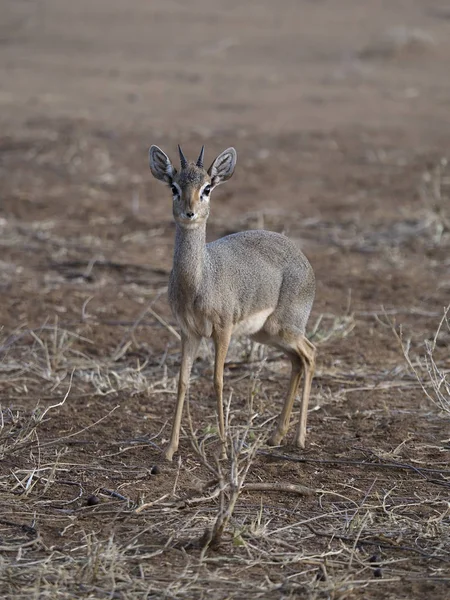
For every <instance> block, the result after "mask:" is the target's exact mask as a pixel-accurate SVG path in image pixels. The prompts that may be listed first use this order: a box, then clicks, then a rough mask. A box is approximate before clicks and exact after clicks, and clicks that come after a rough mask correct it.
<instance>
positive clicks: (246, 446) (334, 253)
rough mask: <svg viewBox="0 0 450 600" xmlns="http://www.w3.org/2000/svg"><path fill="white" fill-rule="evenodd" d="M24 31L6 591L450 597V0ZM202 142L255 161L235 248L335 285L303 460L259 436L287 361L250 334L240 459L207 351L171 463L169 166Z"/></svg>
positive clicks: (222, 209)
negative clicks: (224, 442)
mask: <svg viewBox="0 0 450 600" xmlns="http://www.w3.org/2000/svg"><path fill="white" fill-rule="evenodd" d="M0 9H1V15H2V16H1V21H0V68H1V77H0V126H1V133H0V194H1V196H0V201H1V204H0V247H1V254H0V290H1V309H0V403H1V409H2V413H1V414H2V417H1V420H0V430H1V431H0V457H1V473H0V499H1V502H0V550H1V556H0V594H1V595H2V597H3V598H52V599H53V598H67V599H72V598H118V599H134V598H206V597H208V598H211V599H214V600H215V599H222V598H239V599H240V598H242V599H247V598H261V599H272V598H273V599H275V598H286V599H287V598H307V599H322V598H323V599H327V598H330V599H331V598H336V599H337V598H339V599H342V598H349V599H353V598H360V599H362V598H364V599H366V598H374V599H380V600H381V599H388V598H389V599H411V598H433V599H439V598H448V597H449V595H450V592H449V591H448V590H449V586H450V509H449V506H450V505H449V492H450V466H449V455H450V437H449V435H450V434H449V431H450V428H449V424H450V419H449V405H450V397H449V396H450V392H449V384H448V379H447V380H446V379H445V377H446V376H447V377H448V373H449V370H450V362H449V352H448V346H449V341H450V328H449V325H448V319H447V320H446V319H445V318H444V320H443V321H442V318H443V317H444V308H445V307H446V306H448V305H449V297H450V252H449V249H450V225H449V223H450V209H449V194H450V168H447V163H446V158H447V157H448V148H449V142H450V129H449V125H450V120H449V114H450V78H449V75H448V74H449V64H450V60H449V59H450V9H449V7H448V5H447V3H446V2H445V1H444V0H436V1H434V0H428V1H425V0H403V1H401V0H392V1H390V2H382V1H381V0H372V1H371V2H361V1H360V0H341V1H340V2H339V3H336V2H334V1H333V0H316V1H312V0H310V1H307V0H303V1H300V0H279V1H278V2H272V1H270V0H261V1H260V2H257V3H256V2H255V3H251V2H247V3H244V2H242V1H240V2H238V1H237V0H229V1H228V2H218V1H216V0H213V1H209V2H207V1H206V0H193V1H192V2H189V3H188V2H181V1H178V0H154V1H153V2H145V1H144V0H128V1H125V0H122V1H120V0H118V1H116V2H110V1H107V0H97V2H95V3H92V2H89V1H87V0H80V1H78V2H69V1H68V0H35V1H25V0H17V1H15V2H7V1H5V0H3V1H1V2H0ZM178 142H181V143H182V144H183V148H184V150H185V152H186V153H187V154H188V155H189V156H190V157H194V156H196V154H197V153H198V151H199V148H200V145H201V144H202V143H205V144H206V151H207V158H208V161H209V160H212V159H213V158H214V156H215V155H216V154H218V153H219V152H220V151H221V150H223V149H224V148H225V147H227V146H229V145H234V146H236V148H237V150H238V155H239V160H238V167H237V172H236V175H235V177H234V178H233V179H232V180H231V182H229V183H228V184H227V185H226V186H224V187H223V188H220V189H218V190H217V191H216V192H215V193H214V197H213V203H212V215H211V218H210V224H209V236H210V238H211V239H214V238H217V237H220V236H223V235H226V234H228V233H230V232H233V231H238V230H242V229H246V228H257V227H264V228H267V229H272V230H276V231H283V232H285V233H286V234H287V235H289V236H291V237H292V238H293V239H294V240H296V241H297V242H298V244H300V245H301V246H302V248H303V249H304V251H305V253H306V254H307V256H308V257H309V258H310V261H311V263H312V264H313V266H314V268H315V271H316V275H317V298H316V303H315V306H314V310H313V314H312V316H311V320H310V331H309V335H310V337H311V339H312V340H313V341H314V342H315V343H316V345H317V347H318V352H319V354H318V364H317V373H316V378H315V380H314V384H313V390H312V398H311V404H310V414H309V422H308V437H307V447H306V449H305V450H304V451H299V450H297V449H295V448H293V447H291V446H289V443H288V445H287V446H284V447H282V448H280V449H268V448H267V446H265V445H264V443H263V442H264V440H263V439H261V435H263V434H264V433H265V432H269V430H270V429H271V428H272V427H273V423H274V420H275V418H276V416H277V414H278V413H279V410H280V408H281V403H282V401H283V397H284V394H285V392H286V388H287V378H288V365H287V364H286V362H285V361H284V360H283V359H282V357H281V356H279V355H278V354H276V353H274V352H272V351H268V350H266V349H264V348H260V347H257V348H252V347H251V346H250V345H249V344H247V343H246V342H245V341H235V342H234V343H233V345H232V348H231V350H230V354H229V357H228V364H227V368H226V384H225V385H226V396H227V401H228V400H229V399H230V403H229V415H228V416H229V445H230V447H233V448H234V449H235V451H234V452H232V453H231V459H230V461H228V462H224V463H222V464H218V463H217V462H216V460H215V455H216V452H217V429H216V416H215V401H214V396H213V390H212V383H211V379H212V364H213V363H212V353H211V348H210V346H208V345H207V344H205V345H204V346H203V347H202V351H201V355H200V357H199V358H198V360H197V362H196V364H195V367H194V373H193V383H192V390H191V396H190V403H189V404H190V413H191V424H192V427H191V428H189V422H188V419H187V417H186V415H185V419H184V430H183V432H182V439H181V445H180V452H179V455H178V456H179V459H178V456H177V457H176V460H175V461H174V463H172V464H164V463H163V461H162V460H161V458H160V448H161V447H163V446H164V444H165V442H166V441H167V438H168V435H169V431H170V421H171V415H172V412H173V408H174V404H175V389H176V379H177V370H178V366H179V361H180V344H179V340H178V339H177V335H176V331H174V330H173V329H172V328H171V326H175V323H174V321H173V318H172V316H171V314H170V310H169V308H168V304H167V300H166V290H167V280H168V274H169V271H170V268H171V256H172V246H173V236H174V226H173V223H172V218H171V200H170V197H169V191H168V190H167V189H164V187H163V186H161V185H160V184H158V183H157V182H155V181H154V180H152V178H151V176H150V173H149V171H148V167H147V151H148V147H149V145H150V144H151V143H156V144H159V145H161V146H162V147H163V149H165V150H166V151H167V152H168V153H169V154H170V155H172V156H175V155H176V144H177V143H178ZM440 322H441V328H440V331H439V333H438V334H437V335H436V332H437V331H438V327H439V323H440ZM400 332H401V335H402V338H401V339H400V337H399V336H400ZM401 342H402V343H403V348H404V350H402V345H401ZM404 353H407V354H408V353H409V360H410V363H411V365H408V362H407V360H406V359H405V356H404ZM411 366H412V367H414V369H412V368H411ZM414 370H415V373H414ZM433 383H434V384H436V385H437V389H435V388H434V387H433ZM439 400H440V401H441V405H439V404H436V402H438V401H439ZM445 409H447V410H445ZM294 417H295V415H294ZM292 429H293V426H292ZM290 434H291V435H292V431H291V432H290ZM289 439H290V438H289ZM289 439H288V442H289ZM218 482H221V484H219V483H218ZM249 483H252V484H255V483H260V484H261V483H265V484H275V483H278V484H280V485H281V489H279V490H278V491H277V490H275V491H267V490H265V491H264V490H263V491H261V490H257V489H256V490H255V489H248V488H247V490H246V489H245V485H246V484H249ZM241 484H242V486H241ZM289 484H295V485H303V486H308V488H311V490H312V493H310V494H309V495H304V494H299V493H296V492H298V491H299V490H295V489H294V490H292V489H289ZM227 511H228V512H227ZM224 519H225V520H224ZM221 524H223V525H224V529H223V531H222V532H221V531H220V525H221ZM214 527H216V529H217V528H218V527H219V531H218V532H217V531H216V534H217V535H215V538H214V539H213V540H211V532H213V531H214ZM208 542H213V543H208Z"/></svg>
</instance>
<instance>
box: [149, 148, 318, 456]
mask: <svg viewBox="0 0 450 600" xmlns="http://www.w3.org/2000/svg"><path fill="white" fill-rule="evenodd" d="M178 151H179V155H180V161H181V169H180V171H178V170H177V169H176V168H175V167H174V166H173V164H172V163H171V161H170V159H169V157H168V156H167V155H166V154H164V152H163V151H162V150H161V149H160V148H158V146H152V147H151V148H150V152H149V161H150V170H151V172H152V173H153V175H154V177H156V179H159V180H161V181H163V182H165V183H166V184H167V185H168V186H169V187H170V189H171V191H172V195H173V216H174V219H175V223H176V234H175V250H174V259H173V270H172V272H171V275H170V281H169V302H170V305H171V308H172V311H173V313H174V315H175V317H176V319H177V321H178V324H179V326H180V329H181V368H180V377H179V382H178V397H177V406H176V410H175V417H174V420H173V426H172V434H171V438H170V443H169V445H168V447H167V449H166V450H165V457H166V458H167V459H168V460H172V457H173V455H174V453H175V452H176V451H177V449H178V442H179V436H180V427H181V417H182V412H183V404H184V398H185V395H186V392H187V390H188V385H189V377H190V373H191V369H192V363H193V361H194V360H195V357H196V354H197V350H198V347H199V344H200V341H201V339H202V338H204V337H205V338H212V339H213V341H214V347H215V366H214V388H215V392H216V398H217V413H218V419H219V433H220V438H221V441H222V455H223V456H224V457H226V442H225V425H224V416H223V400H222V394H223V369H224V363H225V358H226V355H227V351H228V346H229V344H230V339H231V336H232V334H238V335H247V336H249V337H250V338H251V339H252V340H255V341H257V342H259V343H262V344H267V345H269V346H273V347H275V348H278V349H279V350H282V351H283V352H284V353H285V354H286V355H287V356H288V358H289V359H290V360H291V363H292V372H291V379H290V384H289V391H288V394H287V397H286V400H285V403H284V406H283V410H282V412H281V415H280V418H279V421H278V425H277V427H276V429H275V431H274V433H273V435H272V437H271V439H270V442H269V443H270V445H273V446H277V445H279V444H280V442H281V441H282V439H283V438H284V436H285V435H286V433H287V430H288V427H289V419H290V415H291V411H292V406H293V403H294V399H295V397H296V394H297V391H298V388H299V385H300V381H301V378H302V374H303V375H304V378H303V393H302V401H301V409H300V420H299V423H298V428H297V434H296V438H295V443H296V445H297V446H299V447H300V448H304V446H305V437H306V419H307V411H308V400H309V394H310V390H311V382H312V378H313V375H314V365H315V354H316V350H315V347H314V345H313V344H312V343H311V342H310V341H309V340H308V339H307V338H306V337H305V329H306V323H307V321H308V318H309V314H310V312H311V307H312V304H313V300H314V294H315V278H314V272H313V270H312V267H311V265H310V264H309V262H308V260H307V259H306V257H305V256H304V254H303V253H302V252H301V251H300V250H299V248H297V246H296V245H295V244H294V243H293V242H292V241H291V240H289V239H288V238H287V237H285V236H284V235H281V234H279V233H274V232H271V231H243V232H240V233H234V234H232V235H227V236H226V237H223V238H221V239H219V240H216V241H214V242H211V243H209V244H207V243H206V241H205V235H206V221H207V220H208V216H209V211H210V198H211V192H212V191H213V189H214V188H215V187H216V186H218V185H220V184H221V183H224V182H225V181H227V180H228V179H230V177H231V176H232V175H233V173H234V169H235V166H236V158H237V155H236V150H235V149H234V148H228V149H227V150H224V152H222V153H221V154H219V156H218V157H217V158H216V159H215V160H214V161H213V163H212V165H211V166H210V167H209V169H208V170H206V169H205V168H204V167H203V157H204V147H202V149H201V152H200V156H199V157H198V159H197V162H195V163H192V162H188V161H187V160H186V158H185V156H184V154H183V152H182V150H181V148H180V146H178Z"/></svg>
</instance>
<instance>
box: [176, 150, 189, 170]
mask: <svg viewBox="0 0 450 600" xmlns="http://www.w3.org/2000/svg"><path fill="white" fill-rule="evenodd" d="M178 152H179V154H180V163H181V168H182V169H185V168H186V167H187V166H188V161H187V159H186V157H185V155H184V154H183V150H182V149H181V147H180V144H178Z"/></svg>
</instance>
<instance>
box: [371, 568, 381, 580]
mask: <svg viewBox="0 0 450 600" xmlns="http://www.w3.org/2000/svg"><path fill="white" fill-rule="evenodd" d="M373 576H374V577H375V578H376V579H381V578H382V577H383V573H382V572H381V569H374V571H373Z"/></svg>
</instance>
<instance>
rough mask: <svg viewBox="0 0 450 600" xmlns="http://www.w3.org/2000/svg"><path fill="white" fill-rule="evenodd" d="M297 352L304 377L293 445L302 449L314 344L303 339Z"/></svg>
mask: <svg viewBox="0 0 450 600" xmlns="http://www.w3.org/2000/svg"><path fill="white" fill-rule="evenodd" d="M298 350H299V353H300V359H301V361H302V364H303V370H304V373H305V376H304V379H303V390H302V400H301V405H300V419H299V422H298V427H297V433H296V436H295V441H294V443H295V445H296V446H298V447H299V448H304V447H305V440H306V421H307V419H308V404H309V395H310V393H311V384H312V380H313V377H314V369H315V366H316V348H315V346H314V344H312V343H311V342H310V341H309V340H308V339H307V338H306V337H303V338H302V339H301V340H299V343H298Z"/></svg>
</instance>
